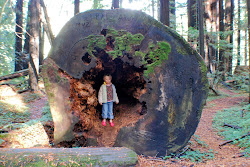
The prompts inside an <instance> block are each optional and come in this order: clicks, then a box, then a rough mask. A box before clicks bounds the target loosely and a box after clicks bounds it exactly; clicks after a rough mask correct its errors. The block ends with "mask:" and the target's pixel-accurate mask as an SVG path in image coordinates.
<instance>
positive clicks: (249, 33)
mask: <svg viewBox="0 0 250 167" xmlns="http://www.w3.org/2000/svg"><path fill="white" fill-rule="evenodd" d="M247 17H248V25H247V29H248V55H250V2H249V1H247ZM248 63H249V57H248ZM249 65H250V64H248V66H249Z"/></svg>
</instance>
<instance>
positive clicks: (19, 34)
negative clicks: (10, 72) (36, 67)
mask: <svg viewBox="0 0 250 167" xmlns="http://www.w3.org/2000/svg"><path fill="white" fill-rule="evenodd" d="M22 38H23V0H17V1H16V42H15V71H19V70H22V69H23V63H22V62H23V57H22V56H21V52H22V48H23V46H22V41H23V39H22Z"/></svg>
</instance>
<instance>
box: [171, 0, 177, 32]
mask: <svg viewBox="0 0 250 167" xmlns="http://www.w3.org/2000/svg"><path fill="white" fill-rule="evenodd" d="M169 5H170V13H171V17H170V18H171V19H170V27H171V28H174V29H175V28H176V17H175V0H170V4H169Z"/></svg>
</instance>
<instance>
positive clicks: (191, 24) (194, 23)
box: [188, 0, 198, 48]
mask: <svg viewBox="0 0 250 167" xmlns="http://www.w3.org/2000/svg"><path fill="white" fill-rule="evenodd" d="M197 14H198V12H197V0H188V30H191V29H193V30H198V20H197ZM192 33H193V32H192ZM188 42H189V43H191V45H192V46H193V47H194V48H197V45H196V42H197V39H194V38H191V35H190V32H189V34H188ZM192 43H194V44H192Z"/></svg>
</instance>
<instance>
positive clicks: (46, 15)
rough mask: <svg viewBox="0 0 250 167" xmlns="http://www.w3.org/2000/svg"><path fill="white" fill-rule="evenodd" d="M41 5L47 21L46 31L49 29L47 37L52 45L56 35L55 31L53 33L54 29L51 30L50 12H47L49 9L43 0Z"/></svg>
mask: <svg viewBox="0 0 250 167" xmlns="http://www.w3.org/2000/svg"><path fill="white" fill-rule="evenodd" d="M40 4H41V6H42V7H43V12H44V16H45V20H46V29H47V32H48V33H47V35H48V38H49V40H50V41H51V43H52V42H53V41H54V39H55V35H54V34H53V31H52V28H51V24H50V19H49V15H48V12H47V8H46V6H45V4H44V1H43V0H40ZM44 27H45V26H44Z"/></svg>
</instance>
